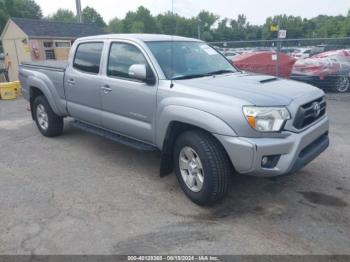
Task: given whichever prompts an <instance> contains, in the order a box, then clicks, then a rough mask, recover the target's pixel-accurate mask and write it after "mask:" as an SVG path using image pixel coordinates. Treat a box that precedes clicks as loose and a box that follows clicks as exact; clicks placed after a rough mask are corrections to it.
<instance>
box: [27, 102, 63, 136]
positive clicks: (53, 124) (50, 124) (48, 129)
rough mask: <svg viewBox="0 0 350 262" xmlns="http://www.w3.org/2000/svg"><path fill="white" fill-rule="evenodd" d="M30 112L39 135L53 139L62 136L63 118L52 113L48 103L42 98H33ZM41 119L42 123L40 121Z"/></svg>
mask: <svg viewBox="0 0 350 262" xmlns="http://www.w3.org/2000/svg"><path fill="white" fill-rule="evenodd" d="M32 110H33V116H34V120H35V122H36V125H37V127H38V129H39V131H40V133H41V134H43V135H44V136H46V137H55V136H59V135H61V134H62V132H63V117H60V116H58V115H56V114H55V113H54V112H53V110H52V108H51V106H50V105H49V102H48V101H47V99H46V98H45V97H44V96H38V97H36V98H35V100H34V102H33V108H32ZM45 114H46V117H45ZM43 119H44V121H42V120H43ZM45 119H46V121H45ZM44 122H45V124H44Z"/></svg>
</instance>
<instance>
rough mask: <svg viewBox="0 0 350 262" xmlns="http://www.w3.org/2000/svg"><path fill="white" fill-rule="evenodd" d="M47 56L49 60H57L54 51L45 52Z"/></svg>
mask: <svg viewBox="0 0 350 262" xmlns="http://www.w3.org/2000/svg"><path fill="white" fill-rule="evenodd" d="M45 56H46V59H47V60H55V59H56V56H55V51H54V50H53V49H47V50H45Z"/></svg>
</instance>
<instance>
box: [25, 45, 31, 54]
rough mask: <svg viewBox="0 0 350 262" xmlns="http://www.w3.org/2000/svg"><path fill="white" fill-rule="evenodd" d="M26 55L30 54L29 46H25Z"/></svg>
mask: <svg viewBox="0 0 350 262" xmlns="http://www.w3.org/2000/svg"><path fill="white" fill-rule="evenodd" d="M24 53H26V54H30V47H29V46H28V45H25V46H24Z"/></svg>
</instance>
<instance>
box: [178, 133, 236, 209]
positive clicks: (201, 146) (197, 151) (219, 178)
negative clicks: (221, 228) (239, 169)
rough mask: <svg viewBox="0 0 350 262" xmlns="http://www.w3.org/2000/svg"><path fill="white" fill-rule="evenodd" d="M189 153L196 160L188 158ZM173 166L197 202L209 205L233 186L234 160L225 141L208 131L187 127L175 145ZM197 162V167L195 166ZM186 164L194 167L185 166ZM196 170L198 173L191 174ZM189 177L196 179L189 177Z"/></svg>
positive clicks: (186, 191)
mask: <svg viewBox="0 0 350 262" xmlns="http://www.w3.org/2000/svg"><path fill="white" fill-rule="evenodd" d="M189 149H191V150H192V151H189ZM190 152H192V153H190ZM187 154H190V155H192V156H194V159H195V160H194V161H192V162H191V161H189V158H188V157H186V155H187ZM198 158H199V161H198ZM180 161H181V163H182V164H181V165H180ZM185 162H186V163H185ZM188 163H190V164H188ZM191 163H193V165H192V164H191ZM194 163H196V165H195V164H194ZM198 163H199V164H200V165H199V164H198ZM191 165H192V166H191ZM174 166H175V173H176V176H177V179H178V181H179V184H180V186H181V188H182V190H183V191H184V193H185V194H186V196H187V197H188V198H189V199H191V200H192V201H193V202H194V203H196V204H197V205H201V206H206V205H212V204H214V203H216V202H218V201H219V200H221V199H222V198H224V196H225V195H226V193H227V192H228V190H229V188H230V185H231V175H232V171H233V168H232V165H231V162H230V160H229V158H228V156H227V154H226V151H225V150H224V148H223V147H222V145H221V144H220V143H219V142H218V141H217V140H216V139H215V138H214V137H213V136H212V135H210V134H208V133H206V132H203V131H196V130H195V131H187V132H185V133H183V134H181V135H180V136H179V137H178V139H177V140H176V143H175V148H174ZM180 166H181V167H180ZM190 166H191V167H190ZM194 166H196V167H195V168H193V167H194ZM198 166H201V167H202V170H201V172H198V170H200V168H198ZM184 167H185V168H189V169H191V170H189V169H188V170H186V169H183V168H184ZM193 170H196V171H193ZM192 171H193V172H192ZM196 172H197V174H196V175H193V176H192V175H190V174H194V173H196ZM186 175H187V176H186ZM190 177H192V178H193V179H188V178H190ZM194 177H196V178H194ZM185 178H187V179H188V180H187V182H189V183H187V182H186V181H185V180H186V179H185ZM201 181H202V182H201ZM188 184H190V185H191V186H192V187H191V188H190V186H189V185H188Z"/></svg>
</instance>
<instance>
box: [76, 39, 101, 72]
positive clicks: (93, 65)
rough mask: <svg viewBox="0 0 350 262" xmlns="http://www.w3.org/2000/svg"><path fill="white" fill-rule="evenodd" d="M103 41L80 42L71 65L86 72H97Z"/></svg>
mask: <svg viewBox="0 0 350 262" xmlns="http://www.w3.org/2000/svg"><path fill="white" fill-rule="evenodd" d="M102 48H103V43H84V44H80V45H79V46H78V48H77V51H76V52H75V57H74V62H73V67H74V68H76V69H79V70H81V71H84V72H87V73H93V74H98V72H99V71H100V61H101V54H102Z"/></svg>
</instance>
